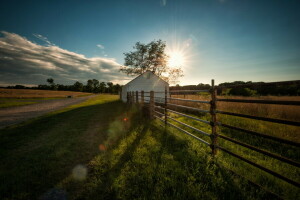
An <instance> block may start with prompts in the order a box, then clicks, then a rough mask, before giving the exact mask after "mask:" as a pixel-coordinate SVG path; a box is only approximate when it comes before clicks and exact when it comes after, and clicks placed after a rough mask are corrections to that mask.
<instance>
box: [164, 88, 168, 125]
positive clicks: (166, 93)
mask: <svg viewBox="0 0 300 200" xmlns="http://www.w3.org/2000/svg"><path fill="white" fill-rule="evenodd" d="M167 95H168V90H167V86H166V87H165V127H167V121H168V113H167V102H168V99H167V98H168V97H167Z"/></svg>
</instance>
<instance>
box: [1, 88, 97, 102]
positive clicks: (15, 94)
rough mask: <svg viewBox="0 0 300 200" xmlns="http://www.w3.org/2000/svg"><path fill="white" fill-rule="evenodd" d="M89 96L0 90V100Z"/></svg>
mask: <svg viewBox="0 0 300 200" xmlns="http://www.w3.org/2000/svg"><path fill="white" fill-rule="evenodd" d="M86 95H91V93H86V92H72V91H51V90H31V89H7V88H0V100H1V99H7V98H9V99H11V98H15V99H49V98H50V99H51V98H65V97H67V96H73V97H80V96H86Z"/></svg>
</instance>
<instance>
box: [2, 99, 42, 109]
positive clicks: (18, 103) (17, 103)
mask: <svg viewBox="0 0 300 200" xmlns="http://www.w3.org/2000/svg"><path fill="white" fill-rule="evenodd" d="M35 103H38V102H34V101H1V100H0V108H9V107H15V106H24V105H30V104H35Z"/></svg>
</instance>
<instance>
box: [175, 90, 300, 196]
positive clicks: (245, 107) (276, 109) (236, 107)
mask: <svg viewBox="0 0 300 200" xmlns="http://www.w3.org/2000/svg"><path fill="white" fill-rule="evenodd" d="M172 97H173V98H186V99H197V100H210V97H209V96H203V95H173V96H172ZM218 98H220V99H221V98H232V99H266V100H287V101H297V100H298V101H299V100H300V98H299V97H270V96H268V97H248V98H245V97H234V96H230V97H224V96H220V97H218ZM173 103H176V104H181V105H185V106H191V107H197V108H202V109H206V110H209V105H203V104H200V103H191V102H183V101H178V100H173ZM173 109H175V110H176V108H173ZM217 110H222V111H228V112H234V113H241V114H248V115H253V116H260V117H270V118H275V119H286V120H290V121H298V122H299V121H300V107H299V106H289V105H267V104H250V103H233V102H230V103H229V102H217ZM181 112H186V111H183V110H182V109H181ZM170 115H171V116H172V117H173V118H175V119H177V120H179V121H181V122H184V123H187V124H189V125H192V126H194V127H196V128H198V129H200V130H203V131H205V132H207V133H211V128H210V126H209V125H206V124H201V123H199V122H198V123H197V122H196V121H193V120H190V119H188V118H185V117H181V116H178V115H176V114H170ZM192 115H194V116H197V117H198V118H201V119H204V120H207V121H210V120H211V119H210V117H211V116H210V115H209V114H203V113H193V114H192ZM217 120H218V121H219V122H221V123H224V124H228V125H232V126H236V127H240V128H243V129H246V130H251V131H256V132H259V133H264V134H266V135H270V136H275V137H278V138H283V139H286V140H290V141H294V142H298V143H299V142H300V137H299V133H300V128H299V127H297V126H290V125H284V124H277V123H272V122H263V121H258V120H254V119H246V118H242V117H235V116H229V115H224V114H217ZM170 122H171V123H174V124H175V125H177V126H179V127H181V128H184V129H185V130H188V131H190V132H192V133H193V134H195V135H196V136H198V137H200V138H202V139H204V140H206V141H208V142H210V138H209V137H207V136H203V135H201V134H199V133H197V132H195V131H193V130H191V129H189V128H186V127H183V126H182V125H181V124H178V123H176V122H174V121H172V120H170ZM217 133H219V134H222V135H225V136H227V137H230V138H233V139H235V140H237V141H241V142H243V143H246V144H249V145H252V146H254V147H258V148H260V149H263V150H266V151H268V152H273V153H275V154H277V155H281V156H284V157H287V158H289V159H291V160H294V161H297V162H299V161H300V160H299V158H300V150H299V148H297V147H295V146H291V145H286V144H282V143H280V142H275V141H272V140H268V139H263V138H260V137H258V136H253V135H249V134H247V133H243V132H239V131H235V130H231V129H228V128H225V127H218V129H217ZM218 144H219V145H220V146H222V147H224V148H226V149H228V150H230V151H231V152H234V153H236V154H238V155H242V156H243V157H245V158H247V159H249V160H251V161H253V162H255V163H258V164H260V165H262V166H265V167H267V168H268V169H271V170H273V171H275V172H277V173H279V174H282V175H284V176H286V177H288V178H290V179H292V180H295V181H297V182H299V181H300V176H299V174H300V170H299V168H297V167H294V166H292V165H289V164H286V163H283V162H280V161H278V160H276V159H273V158H270V157H268V156H264V155H263V154H260V153H257V152H255V151H252V150H249V149H247V148H244V147H241V146H239V145H236V144H234V143H232V142H229V141H226V140H224V139H222V138H219V139H218ZM203 146H204V145H203ZM217 160H218V163H219V164H221V165H222V166H224V167H226V168H228V169H230V170H233V171H235V172H237V173H238V174H240V175H242V176H244V177H246V178H247V179H249V180H251V181H253V182H255V183H258V184H259V185H261V186H263V187H265V188H267V189H268V190H270V191H273V192H274V193H276V194H279V195H280V196H281V197H284V198H289V199H293V198H296V197H297V195H298V196H299V194H300V191H299V189H298V188H297V187H295V186H292V185H290V184H288V183H285V182H284V181H280V180H278V179H276V178H274V177H273V176H272V175H269V174H267V173H265V172H263V171H261V170H259V169H256V168H254V167H252V166H251V165H249V164H246V163H243V162H242V161H240V160H239V159H237V158H234V157H232V156H231V155H228V154H226V153H223V152H218V155H217ZM293 195H295V196H293Z"/></svg>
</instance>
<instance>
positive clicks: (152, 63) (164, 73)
mask: <svg viewBox="0 0 300 200" xmlns="http://www.w3.org/2000/svg"><path fill="white" fill-rule="evenodd" d="M133 48H134V49H135V51H131V52H129V53H124V55H125V63H124V66H121V67H120V71H121V72H124V73H126V74H127V75H139V74H143V73H144V72H146V71H151V72H152V73H154V74H156V75H157V76H159V77H161V78H162V79H164V80H165V81H167V82H169V83H176V82H177V81H178V79H179V78H180V77H182V76H183V72H182V70H181V68H180V67H179V68H171V67H169V66H168V58H169V56H168V55H167V54H166V53H165V48H166V43H165V42H163V41H162V40H157V41H152V42H150V43H149V44H142V43H140V42H137V43H136V44H135V46H134V47H133Z"/></svg>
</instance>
